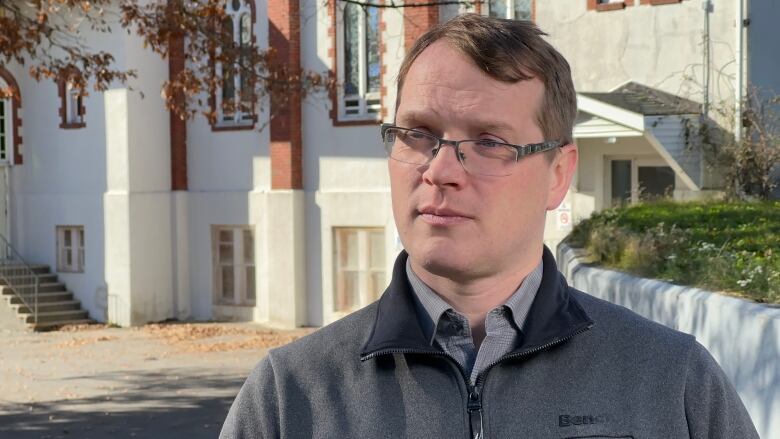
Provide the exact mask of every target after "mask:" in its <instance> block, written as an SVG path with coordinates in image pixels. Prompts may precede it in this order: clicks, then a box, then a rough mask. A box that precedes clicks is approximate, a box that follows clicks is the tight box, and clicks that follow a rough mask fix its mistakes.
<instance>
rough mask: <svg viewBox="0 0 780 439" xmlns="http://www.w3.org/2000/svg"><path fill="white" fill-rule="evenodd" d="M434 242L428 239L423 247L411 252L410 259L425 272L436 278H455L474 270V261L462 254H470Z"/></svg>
mask: <svg viewBox="0 0 780 439" xmlns="http://www.w3.org/2000/svg"><path fill="white" fill-rule="evenodd" d="M434 240H435V239H431V238H428V239H427V242H425V243H424V244H423V245H421V246H418V247H416V248H413V249H412V251H411V252H409V254H410V257H412V259H413V260H414V261H415V262H416V263H417V264H419V265H420V266H421V267H422V268H423V269H424V270H425V271H427V272H429V273H431V274H434V275H436V276H442V277H447V278H453V277H457V276H458V274H460V275H462V274H463V273H465V272H468V271H469V270H470V269H472V268H473V263H472V261H471V260H470V258H469V257H466V256H470V255H463V254H462V253H464V252H465V253H470V252H468V251H464V250H463V249H457V248H453V246H451V245H446V244H445V243H436V242H431V241H434Z"/></svg>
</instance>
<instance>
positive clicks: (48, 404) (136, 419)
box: [0, 324, 310, 439]
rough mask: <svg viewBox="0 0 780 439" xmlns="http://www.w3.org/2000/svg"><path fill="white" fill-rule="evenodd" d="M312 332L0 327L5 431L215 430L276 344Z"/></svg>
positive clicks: (99, 434)
mask: <svg viewBox="0 0 780 439" xmlns="http://www.w3.org/2000/svg"><path fill="white" fill-rule="evenodd" d="M308 332H310V330H307V329H301V330H296V331H276V330H270V329H267V328H263V327H261V326H257V325H248V324H163V325H147V326H145V327H142V328H132V329H120V328H106V327H102V326H98V327H97V329H96V328H95V327H88V328H85V327H76V328H73V329H72V330H69V331H68V330H66V331H59V332H49V333H18V332H9V331H2V332H0V439H28V438H29V439H32V438H35V439H54V438H63V439H64V438H78V439H91V438H94V439H103V438H111V439H114V438H161V439H169V438H170V439H179V438H182V439H183V438H188V439H198V438H214V437H216V436H217V434H218V432H219V429H220V428H221V426H222V421H223V420H224V419H225V415H226V414H227V410H228V408H229V407H230V403H231V402H232V401H233V398H234V397H235V395H236V393H237V392H238V389H239V388H240V387H241V384H242V383H243V381H244V379H245V378H246V376H247V375H248V373H249V371H250V370H251V369H252V367H253V366H254V365H255V364H256V363H257V362H258V361H259V360H260V359H261V358H262V357H263V356H264V355H265V352H266V350H267V349H268V348H269V347H272V346H276V345H279V344H284V343H286V342H289V341H291V340H293V339H295V338H297V337H300V336H302V335H304V334H306V333H308Z"/></svg>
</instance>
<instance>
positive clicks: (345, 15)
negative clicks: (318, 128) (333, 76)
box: [337, 2, 381, 120]
mask: <svg viewBox="0 0 780 439" xmlns="http://www.w3.org/2000/svg"><path fill="white" fill-rule="evenodd" d="M340 3H341V2H340ZM337 14H338V19H337V23H338V26H337V29H338V32H337V35H338V37H337V47H338V49H339V50H338V67H337V70H338V80H339V83H341V84H343V87H342V88H340V90H339V99H338V103H337V105H338V118H339V119H340V120H376V119H378V117H379V113H380V110H381V97H380V88H381V77H380V70H381V62H380V53H379V47H380V45H379V8H364V7H361V6H360V5H356V4H354V3H343V4H342V5H340V6H339V10H337Z"/></svg>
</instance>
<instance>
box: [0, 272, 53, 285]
mask: <svg viewBox="0 0 780 439" xmlns="http://www.w3.org/2000/svg"><path fill="white" fill-rule="evenodd" d="M36 276H37V277H38V279H40V282H41V283H54V282H57V274H56V273H46V274H38V275H36ZM9 283H10V284H12V285H20V284H21V285H29V284H32V283H33V279H32V276H30V275H26V276H5V277H0V285H8V284H9Z"/></svg>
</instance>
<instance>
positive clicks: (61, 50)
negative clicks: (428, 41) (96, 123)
mask: <svg viewBox="0 0 780 439" xmlns="http://www.w3.org/2000/svg"><path fill="white" fill-rule="evenodd" d="M318 1H324V2H325V3H326V4H327V2H329V1H342V2H348V3H355V4H358V5H360V6H362V7H382V8H404V7H436V6H438V5H441V4H464V5H473V4H475V3H479V2H480V0H477V1H465V0H429V1H426V0H420V1H418V2H407V3H399V4H396V3H395V2H394V1H390V2H381V3H380V2H377V3H372V2H370V1H362V0H318ZM225 5H226V1H225V0H167V1H165V0H163V1H156V2H155V1H153V2H150V3H147V4H142V3H141V2H140V1H139V0H121V1H120V2H119V5H118V7H117V6H116V3H115V2H112V0H0V29H2V32H0V61H1V62H4V63H8V62H12V61H13V62H16V63H19V64H21V65H25V64H30V66H29V72H30V74H31V75H32V76H33V77H34V78H35V79H36V80H41V79H44V78H52V79H54V78H59V77H62V76H63V75H65V74H67V77H68V80H69V81H70V82H71V83H72V84H73V85H74V86H75V87H78V88H79V89H80V90H81V91H82V92H83V93H86V92H87V84H89V83H91V84H92V88H93V89H94V90H96V91H104V90H106V89H107V88H108V87H109V85H110V84H111V83H113V82H120V83H127V82H128V80H129V79H130V78H133V77H135V76H136V75H137V72H136V71H134V70H122V69H118V68H116V66H115V64H116V63H115V60H114V57H113V56H112V55H111V54H110V53H106V52H103V51H93V50H91V49H90V48H89V45H88V44H87V43H88V42H87V41H85V38H84V35H83V34H82V32H81V30H83V29H90V30H92V31H96V32H103V33H109V32H112V31H117V30H119V29H118V28H121V29H123V30H125V31H127V32H133V33H135V34H136V35H137V36H138V37H140V38H141V39H142V40H143V42H144V44H145V46H146V47H148V48H150V49H151V50H152V51H154V52H156V53H158V54H159V55H161V56H162V57H169V56H170V55H171V51H172V50H174V51H176V48H177V47H178V48H179V49H181V48H182V45H183V50H179V51H180V52H183V53H182V54H181V55H183V56H185V61H186V62H185V63H184V66H183V68H182V69H179V72H178V73H177V74H176V75H175V77H173V78H169V80H167V81H165V83H164V84H163V86H162V91H161V94H162V96H163V97H164V99H165V101H166V106H167V107H168V109H169V110H171V111H173V112H174V113H176V114H178V115H179V116H180V117H182V118H187V117H194V116H195V115H196V114H197V113H198V112H200V113H202V114H204V115H205V116H206V117H207V118H209V119H210V120H212V121H213V120H214V118H215V117H216V111H215V109H214V108H213V107H211V106H208V105H206V102H204V101H203V98H204V96H212V95H214V94H215V93H216V92H217V91H218V89H219V87H220V81H221V78H220V77H218V75H217V74H216V72H215V68H214V66H215V65H216V64H219V65H220V66H222V75H236V74H240V75H241V77H242V78H248V84H249V85H250V86H251V87H252V89H253V95H252V98H253V101H254V102H255V103H256V104H257V105H261V104H262V103H263V102H266V101H270V102H273V107H274V108H273V109H274V110H279V109H283V108H285V106H286V104H287V103H288V101H289V99H290V97H291V96H294V95H297V96H300V97H303V96H305V95H306V94H307V93H311V92H316V91H331V90H333V89H334V88H335V87H336V85H337V84H336V81H335V79H334V78H333V77H332V75H331V74H330V73H329V72H310V71H304V70H302V69H292V68H290V67H289V66H288V65H287V64H286V63H285V62H282V61H280V60H278V59H277V56H276V51H275V49H274V48H268V49H261V48H258V47H257V46H256V44H255V42H254V41H251V42H249V43H248V44H246V45H245V44H235V43H234V41H233V38H232V35H231V34H230V33H228V32H225V26H223V23H224V22H225V20H226V18H227V17H226V12H225ZM0 93H2V94H3V95H10V94H11V93H13V91H12V90H10V89H6V90H0ZM223 105H224V106H225V107H230V106H231V105H233V104H232V103H230V102H227V103H224V104H223ZM225 109H227V110H231V108H225Z"/></svg>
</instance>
